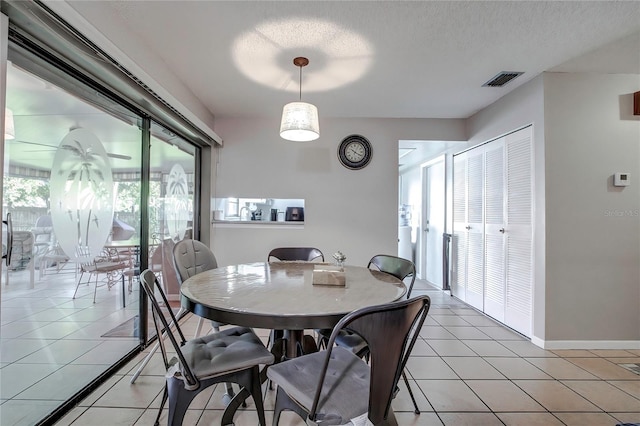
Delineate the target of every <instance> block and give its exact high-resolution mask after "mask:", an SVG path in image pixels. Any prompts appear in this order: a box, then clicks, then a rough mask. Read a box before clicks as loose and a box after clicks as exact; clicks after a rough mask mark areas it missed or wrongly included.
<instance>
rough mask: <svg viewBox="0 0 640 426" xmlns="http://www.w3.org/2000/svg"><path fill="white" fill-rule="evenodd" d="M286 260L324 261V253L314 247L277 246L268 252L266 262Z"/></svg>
mask: <svg viewBox="0 0 640 426" xmlns="http://www.w3.org/2000/svg"><path fill="white" fill-rule="evenodd" d="M273 259H275V260H276V261H281V262H283V261H284V262H286V261H295V260H300V261H304V262H314V261H321V262H324V254H322V251H320V249H317V248H315V247H278V248H274V249H273V250H271V251H270V252H269V255H268V256H267V262H272V261H273Z"/></svg>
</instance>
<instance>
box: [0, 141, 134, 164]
mask: <svg viewBox="0 0 640 426" xmlns="http://www.w3.org/2000/svg"><path fill="white" fill-rule="evenodd" d="M7 142H18V143H23V144H26V145H34V146H41V147H45V148H48V149H38V150H31V151H25V152H46V151H56V150H57V149H58V147H57V146H55V145H48V144H45V143H39V142H30V141H24V140H20V139H9V140H7ZM107 157H110V158H116V159H118V160H131V156H130V155H125V154H115V153H112V152H107Z"/></svg>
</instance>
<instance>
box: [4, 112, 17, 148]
mask: <svg viewBox="0 0 640 426" xmlns="http://www.w3.org/2000/svg"><path fill="white" fill-rule="evenodd" d="M15 138H16V127H15V124H14V122H13V111H11V110H10V109H9V108H5V109H4V140H11V139H15Z"/></svg>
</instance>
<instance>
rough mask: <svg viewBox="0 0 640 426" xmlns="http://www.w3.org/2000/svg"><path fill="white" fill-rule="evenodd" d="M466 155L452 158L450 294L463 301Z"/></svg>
mask: <svg viewBox="0 0 640 426" xmlns="http://www.w3.org/2000/svg"><path fill="white" fill-rule="evenodd" d="M466 226H467V154H466V153H463V154H458V155H456V156H454V157H453V234H452V238H451V284H450V286H451V294H452V295H454V296H455V297H457V298H459V299H460V300H465V288H466V280H467V230H466V229H465V227H466Z"/></svg>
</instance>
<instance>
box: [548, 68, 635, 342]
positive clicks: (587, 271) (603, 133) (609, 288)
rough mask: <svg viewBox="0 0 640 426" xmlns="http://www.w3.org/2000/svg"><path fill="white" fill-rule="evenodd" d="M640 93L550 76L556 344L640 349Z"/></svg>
mask: <svg viewBox="0 0 640 426" xmlns="http://www.w3.org/2000/svg"><path fill="white" fill-rule="evenodd" d="M638 90H640V76H639V75H598V74H562V73H553V74H545V76H544V96H545V133H546V136H545V140H546V142H545V145H546V147H545V149H546V175H547V188H546V216H547V222H546V234H547V235H546V238H547V253H546V255H547V260H546V268H547V294H546V298H547V301H546V303H547V305H546V306H547V315H546V316H547V324H546V339H547V340H549V341H566V340H577V341H580V340H584V341H590V340H600V341H612V342H617V341H634V340H635V341H636V343H637V344H638V345H639V346H638V347H640V117H637V116H636V117H634V116H632V108H633V107H632V104H633V102H632V97H631V94H632V93H633V92H636V91H638ZM615 172H628V173H630V174H631V186H629V187H627V188H624V189H620V188H615V187H613V186H612V182H611V176H612V175H613V174H614V173H615ZM618 346H620V345H619V344H618ZM632 346H633V345H632Z"/></svg>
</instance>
